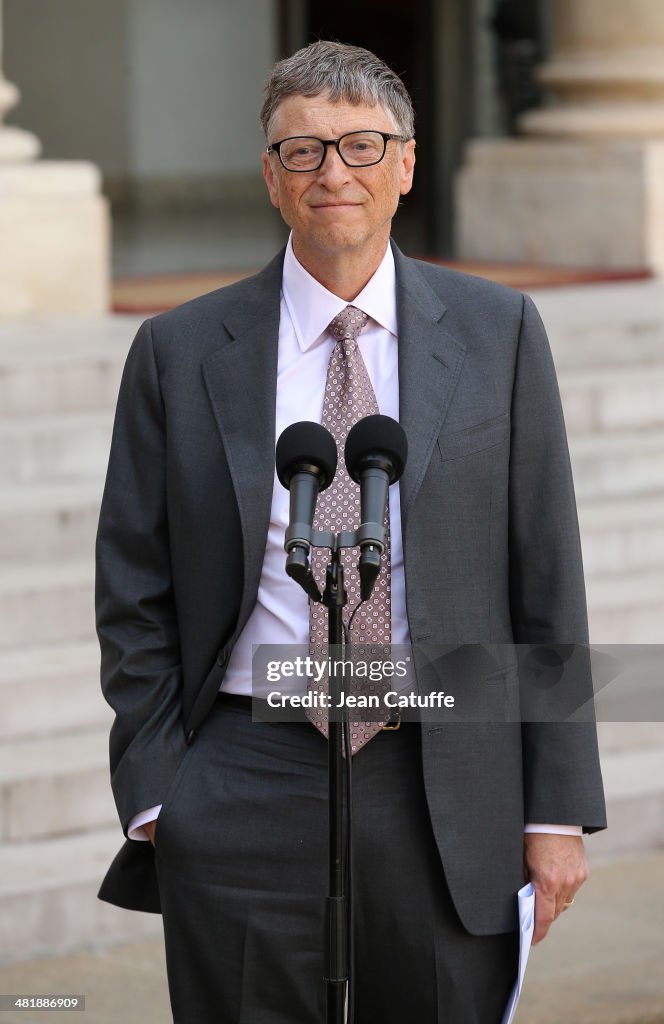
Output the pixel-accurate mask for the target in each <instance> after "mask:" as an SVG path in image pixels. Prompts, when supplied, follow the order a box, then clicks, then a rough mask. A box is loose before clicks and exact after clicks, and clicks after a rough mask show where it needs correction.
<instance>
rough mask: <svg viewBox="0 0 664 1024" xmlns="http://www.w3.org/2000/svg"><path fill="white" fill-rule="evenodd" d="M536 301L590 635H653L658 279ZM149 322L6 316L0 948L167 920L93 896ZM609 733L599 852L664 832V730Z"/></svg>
mask: <svg viewBox="0 0 664 1024" xmlns="http://www.w3.org/2000/svg"><path fill="white" fill-rule="evenodd" d="M643 288H645V289H646V291H648V289H651V290H652V292H656V295H657V301H656V300H655V297H654V296H653V295H652V294H651V292H650V291H648V295H649V299H650V302H651V306H650V307H648V306H647V304H646V312H645V313H644V312H643V309H644V304H643V301H642V296H641V294H640V292H639V290H640V289H643ZM616 290H620V291H621V292H622V293H623V303H622V304H621V305H620V307H619V310H618V307H617V306H616V303H617V301H618V300H617V298H616V295H615V291H616ZM609 292H610V293H611V294H610V295H609V298H608V299H607V298H606V295H607V294H608V293H609ZM580 293H584V295H581V294H580ZM584 296H585V297H584ZM581 300H583V301H581ZM537 301H538V304H539V305H540V308H542V309H543V312H544V317H545V320H546V322H547V324H548V325H549V328H550V333H551V338H552V346H553V348H554V354H555V357H556V361H557V364H558V367H559V373H560V381H561V390H562V392H563V398H564V403H565V407H566V413H567V421H568V431H569V435H570V444H571V450H572V458H573V463H574V471H575V480H576V486H577V491H578V496H579V513H580V520H581V526H582V533H583V538H584V552H585V559H586V567H587V572H588V593H589V598H590V608H591V622H592V631H593V639H594V642H595V643H623V644H631V643H656V642H657V641H659V640H661V639H663V637H662V622H664V285H658V284H655V283H651V284H650V285H629V286H627V285H625V286H613V289H601V288H599V289H598V288H596V289H577V290H575V292H573V293H572V292H569V291H566V292H564V293H563V292H557V293H542V295H541V296H538V297H537ZM612 304H613V306H612ZM570 305H572V306H573V307H574V310H575V315H574V316H571V315H570V309H569V306H570ZM607 306H608V307H609V308H608V310H607ZM593 310H594V311H595V312H594V314H593V315H592V316H591V313H592V311H593ZM598 311H599V313H598ZM602 313H603V314H604V317H603V318H602V316H601V315H600V314H602ZM618 313H619V315H618ZM644 317H645V319H644ZM584 318H585V319H584ZM602 325H604V328H603V327H602ZM607 325H608V326H607ZM137 326H138V320H137V319H136V318H134V317H113V318H99V319H80V320H67V321H58V322H53V321H48V322H46V321H45V322H42V323H38V322H33V323H30V324H25V325H9V324H5V325H0V739H1V740H2V742H1V744H0V866H1V870H0V903H1V904H2V906H3V911H4V913H3V914H2V915H0V960H2V959H5V960H19V959H26V958H28V957H31V956H35V955H41V954H46V953H53V952H55V951H58V952H64V951H66V950H70V949H75V948H80V947H83V946H85V945H96V944H105V943H109V942H112V941H115V940H119V939H122V938H124V937H126V936H132V937H136V936H137V935H140V934H142V933H143V934H146V933H154V932H155V931H158V929H159V925H160V923H159V919H157V918H154V917H153V916H152V915H143V914H129V913H128V912H125V911H121V910H118V909H116V908H113V907H110V906H108V905H106V904H102V903H100V902H99V901H98V900H96V899H95V898H94V896H95V893H96V890H97V887H98V885H99V882H100V879H101V877H102V875H103V873H104V870H105V868H106V866H107V865H108V863H109V862H110V859H111V858H112V856H113V855H114V854H115V852H116V851H117V849H118V848H119V846H120V844H121V842H122V834H121V832H120V828H119V825H118V823H117V818H116V814H115V808H114V805H113V800H112V797H111V792H110V787H109V784H108V763H107V736H108V728H109V725H110V722H111V713H110V710H109V709H108V708H107V706H106V704H105V703H104V701H103V699H102V698H101V696H100V693H99V687H98V682H97V680H98V651H97V646H96V641H95V639H94V625H93V565H92V560H93V541H94V533H95V529H96V519H97V513H98V506H99V500H100V495H101V488H102V484H103V477H104V473H105V468H106V458H107V450H108V444H109V438H110V430H111V423H112V410H113V405H114V401H115V395H116V392H117V387H118V383H119V379H120V374H121V369H122V365H123V362H124V358H125V355H126V351H127V348H128V345H129V342H130V341H131V338H132V337H133V335H134V333H135V330H136V328H137ZM600 728H601V736H602V746H603V751H604V765H605V775H606V781H607V791H608V795H609V804H610V808H609V809H610V816H611V824H612V826H613V827H612V829H611V831H610V832H609V833H607V834H606V836H602V837H598V838H596V839H594V840H590V842H589V847H590V849H591V853H592V854H593V855H594V856H596V857H600V858H603V857H607V856H613V857H619V856H621V855H623V854H625V855H628V854H629V853H630V851H633V850H634V849H635V848H637V847H639V846H641V845H643V844H648V845H653V846H654V845H659V844H663V843H664V814H663V813H662V812H663V811H664V727H662V725H661V724H660V723H657V722H648V723H639V722H630V723H627V724H624V725H623V724H621V723H617V722H612V721H608V722H603V723H601V726H600Z"/></svg>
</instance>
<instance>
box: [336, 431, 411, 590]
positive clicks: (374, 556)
mask: <svg viewBox="0 0 664 1024" xmlns="http://www.w3.org/2000/svg"><path fill="white" fill-rule="evenodd" d="M344 456H345V459H346V469H347V470H348V475H349V476H350V477H351V479H352V480H354V481H355V483H356V484H359V485H360V508H361V516H360V518H361V525H360V529H359V531H358V543H359V545H360V561H359V563H358V569H359V573H360V597H361V598H362V600H363V601H366V600H367V598H369V597H371V591H372V590H373V585H374V583H375V582H376V577H377V576H378V573H379V572H380V556H381V554H382V552H383V550H384V548H385V526H384V521H385V506H386V504H387V491H388V487H389V486H390V484H393V483H395V482H396V481H397V480H398V479H399V477H400V476H401V474H402V473H403V471H404V466H405V465H406V459H407V458H408V441H407V440H406V435H405V433H404V431H403V427H401V426H400V425H399V424H398V423H397V421H396V420H393V419H392V418H391V416H366V417H365V418H364V419H362V420H360V421H359V423H356V424H355V426H354V427H353V428H352V430H351V431H350V433H349V434H348V437H347V438H346V447H345V451H344Z"/></svg>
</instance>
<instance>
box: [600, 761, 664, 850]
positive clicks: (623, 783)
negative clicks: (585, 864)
mask: <svg viewBox="0 0 664 1024" xmlns="http://www.w3.org/2000/svg"><path fill="white" fill-rule="evenodd" d="M602 776H603V779H604V789H605V793H606V803H607V821H608V826H609V827H608V829H607V831H606V833H605V834H604V835H602V837H601V844H600V845H601V850H600V849H599V848H598V852H601V857H602V859H607V858H613V859H618V858H620V857H623V856H625V855H627V854H630V853H636V852H638V853H643V852H644V851H645V850H649V849H650V850H652V849H656V848H658V847H661V846H663V845H664V746H662V745H661V744H659V745H657V746H652V747H644V748H640V749H625V750H618V751H615V750H614V751H609V752H605V753H604V755H603V757H602Z"/></svg>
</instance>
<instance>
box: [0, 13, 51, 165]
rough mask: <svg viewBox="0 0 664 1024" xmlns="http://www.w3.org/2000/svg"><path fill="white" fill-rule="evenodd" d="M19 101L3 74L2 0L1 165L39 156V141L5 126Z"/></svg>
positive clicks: (32, 136)
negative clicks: (7, 114)
mask: <svg viewBox="0 0 664 1024" xmlns="http://www.w3.org/2000/svg"><path fill="white" fill-rule="evenodd" d="M18 101H19V91H18V89H17V88H16V86H15V85H12V83H11V82H8V81H7V79H6V78H5V76H4V75H3V73H2V0H0V164H3V163H9V162H10V161H11V162H13V161H17V160H32V159H33V157H36V156H39V152H40V150H41V146H40V144H39V139H38V138H37V137H36V136H35V135H32V134H31V133H30V132H24V131H23V130H22V129H21V128H10V127H9V125H6V124H3V120H4V117H5V114H6V113H7V112H8V111H10V110H11V109H12V108H13V107H15V106H16V104H17V103H18Z"/></svg>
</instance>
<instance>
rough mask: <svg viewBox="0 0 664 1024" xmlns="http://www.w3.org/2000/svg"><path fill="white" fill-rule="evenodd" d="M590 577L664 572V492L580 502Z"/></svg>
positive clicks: (584, 558)
mask: <svg viewBox="0 0 664 1024" xmlns="http://www.w3.org/2000/svg"><path fill="white" fill-rule="evenodd" d="M578 512H579V527H580V530H581V541H582V546H583V562H584V566H585V569H586V572H587V573H602V572H622V571H625V570H627V571H633V570H636V569H652V568H655V567H657V568H664V492H662V493H659V494H642V495H637V496H635V497H625V498H602V499H597V500H595V501H580V502H579V506H578Z"/></svg>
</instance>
